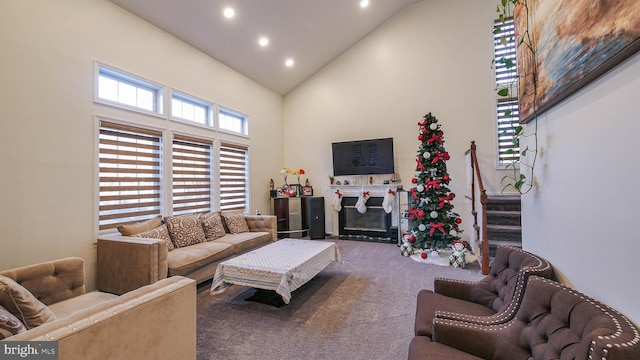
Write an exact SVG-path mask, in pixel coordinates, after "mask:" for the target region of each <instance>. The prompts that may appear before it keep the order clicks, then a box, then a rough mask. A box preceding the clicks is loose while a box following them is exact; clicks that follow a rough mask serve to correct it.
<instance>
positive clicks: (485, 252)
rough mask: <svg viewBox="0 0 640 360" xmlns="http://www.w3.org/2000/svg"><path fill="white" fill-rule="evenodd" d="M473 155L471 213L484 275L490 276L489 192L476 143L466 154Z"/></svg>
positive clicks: (472, 144) (473, 142)
mask: <svg viewBox="0 0 640 360" xmlns="http://www.w3.org/2000/svg"><path fill="white" fill-rule="evenodd" d="M469 154H471V213H472V214H473V228H474V229H475V230H476V238H480V239H481V240H482V241H481V252H482V275H488V274H489V240H488V239H487V202H488V201H489V199H488V198H487V191H486V190H485V188H484V186H483V185H482V175H480V167H479V166H478V157H477V155H476V142H475V141H472V142H471V147H470V148H469V150H467V151H466V152H465V155H469ZM476 178H477V180H478V189H479V190H480V205H482V209H481V216H482V232H480V227H479V226H478V212H477V211H476Z"/></svg>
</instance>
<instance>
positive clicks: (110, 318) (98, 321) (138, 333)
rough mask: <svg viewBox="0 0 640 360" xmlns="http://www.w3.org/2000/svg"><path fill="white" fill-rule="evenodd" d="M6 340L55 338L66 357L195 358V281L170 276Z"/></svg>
mask: <svg viewBox="0 0 640 360" xmlns="http://www.w3.org/2000/svg"><path fill="white" fill-rule="evenodd" d="M178 335H179V338H180V341H176V336H178ZM6 340H11V341H58V354H59V355H58V356H59V358H60V359H65V360H81V359H82V360H99V359H110V360H125V359H126V360H128V359H161V360H163V359H166V360H173V359H196V282H195V281H194V280H192V279H188V278H185V277H182V276H172V277H170V278H167V279H163V280H160V281H158V282H156V283H154V284H152V285H148V286H145V287H142V288H139V289H136V290H133V291H131V292H129V293H126V294H124V295H122V296H120V297H118V298H116V299H113V300H110V301H106V302H103V303H100V304H96V305H94V306H91V307H88V308H86V309H83V310H81V311H79V312H77V313H74V314H72V315H69V316H67V317H63V318H60V319H57V320H55V321H52V322H49V323H46V324H43V325H41V326H38V327H37V328H35V329H31V330H29V331H27V332H24V333H21V334H17V335H14V336H12V337H10V338H7V339H6Z"/></svg>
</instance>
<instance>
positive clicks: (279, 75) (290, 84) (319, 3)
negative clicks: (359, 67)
mask: <svg viewBox="0 0 640 360" xmlns="http://www.w3.org/2000/svg"><path fill="white" fill-rule="evenodd" d="M110 1H111V2H113V3H115V4H118V5H119V6H121V7H123V8H125V9H126V10H128V11H130V12H132V13H133V14H135V15H137V16H139V17H141V18H143V19H145V20H147V21H148V22H150V23H152V24H154V25H156V26H157V27H159V28H161V29H163V30H165V31H167V32H168V33H170V34H172V35H173V36H175V37H177V38H179V39H181V40H182V41H184V42H186V43H188V44H190V45H191V46H193V47H195V48H197V49H199V50H200V51H202V52H204V53H206V54H208V55H209V56H211V57H212V58H214V59H216V60H218V61H220V62H221V63H223V64H225V65H227V66H229V67H230V68H233V69H234V70H236V71H238V72H240V73H242V74H244V75H246V76H247V77H249V78H251V79H253V80H255V81H257V82H258V83H260V84H262V85H264V86H265V87H267V88H269V89H272V90H273V91H275V92H277V93H279V94H281V95H285V94H287V93H288V92H290V91H291V90H293V89H294V88H295V87H296V86H298V85H299V84H300V83H302V82H303V81H305V80H306V79H308V78H309V77H311V76H312V75H313V74H315V73H316V72H317V71H318V70H320V69H321V68H322V67H324V66H325V65H327V64H328V63H330V62H331V61H332V60H334V59H335V58H336V57H338V56H339V55H340V54H342V53H343V52H344V51H346V50H347V49H349V48H350V47H352V46H353V45H354V44H355V43H357V42H358V41H359V40H360V39H362V38H363V37H365V36H366V35H367V34H369V33H370V32H371V31H373V30H374V29H375V28H376V27H378V26H379V25H380V24H382V23H383V22H385V21H386V20H387V19H389V18H390V17H392V16H393V15H395V14H397V13H398V12H399V11H400V10H402V9H404V8H405V7H407V6H409V5H411V4H413V3H416V2H419V1H421V0H369V5H368V6H367V7H365V8H363V7H361V6H360V2H361V0H110ZM227 7H231V8H233V9H234V10H235V16H234V17H233V18H226V17H225V16H224V15H223V11H224V9H225V8H227ZM260 37H267V38H268V39H269V44H268V45H267V46H264V47H263V46H260V45H259V44H258V40H259V38H260ZM289 58H290V59H293V61H294V64H293V66H291V67H287V66H286V65H285V60H286V59H289Z"/></svg>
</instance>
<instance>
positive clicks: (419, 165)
mask: <svg viewBox="0 0 640 360" xmlns="http://www.w3.org/2000/svg"><path fill="white" fill-rule="evenodd" d="M434 164H435V163H434ZM416 168H417V169H420V170H424V165H422V162H421V161H420V158H416Z"/></svg>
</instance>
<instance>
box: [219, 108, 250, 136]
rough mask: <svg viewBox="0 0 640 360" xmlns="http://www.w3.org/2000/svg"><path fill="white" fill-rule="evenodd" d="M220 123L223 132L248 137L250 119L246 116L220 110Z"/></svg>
mask: <svg viewBox="0 0 640 360" xmlns="http://www.w3.org/2000/svg"><path fill="white" fill-rule="evenodd" d="M218 122H219V127H220V129H221V130H226V131H230V132H234V133H238V134H241V135H247V134H248V133H249V132H248V124H247V122H248V119H247V117H246V116H244V115H241V114H238V113H235V112H233V111H230V110H226V109H220V111H219V112H218Z"/></svg>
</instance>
